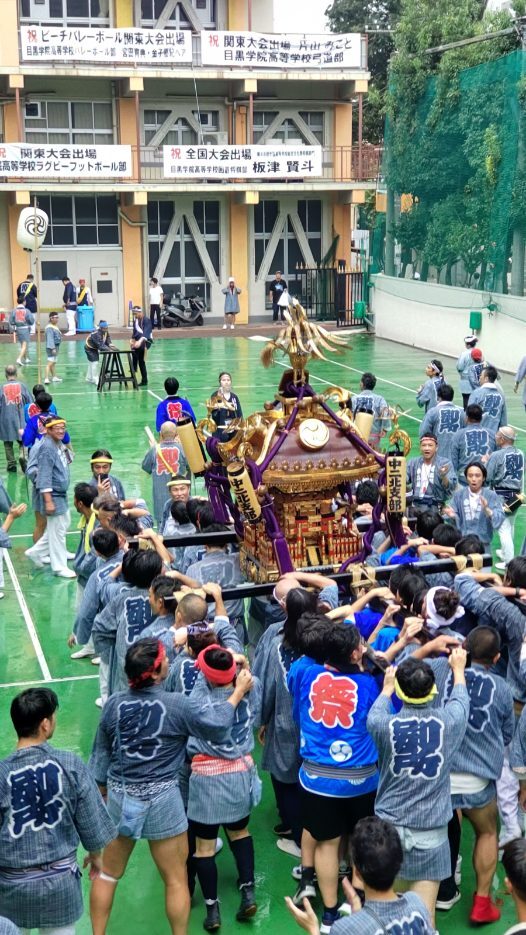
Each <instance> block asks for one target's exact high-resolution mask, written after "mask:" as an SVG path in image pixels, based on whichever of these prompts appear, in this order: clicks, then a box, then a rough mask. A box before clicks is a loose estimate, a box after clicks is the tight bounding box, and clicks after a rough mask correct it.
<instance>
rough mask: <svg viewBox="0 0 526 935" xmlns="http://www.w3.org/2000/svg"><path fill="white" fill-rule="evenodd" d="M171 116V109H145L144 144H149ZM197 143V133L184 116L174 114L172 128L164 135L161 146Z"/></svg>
mask: <svg viewBox="0 0 526 935" xmlns="http://www.w3.org/2000/svg"><path fill="white" fill-rule="evenodd" d="M169 116H170V111H169V110H145V111H144V144H145V146H148V144H149V143H150V141H151V140H152V139H153V138H154V136H155V134H156V133H157V132H158V131H159V130H160V129H161V127H162V126H163V124H164V123H165V121H166V120H167V119H168V117H169ZM195 143H197V133H196V132H195V130H194V129H193V128H192V127H191V126H190V124H189V123H188V121H187V120H185V119H184V117H176V116H175V115H174V119H173V123H171V125H170V129H169V130H168V132H167V133H166V135H165V136H163V138H162V140H161V141H160V143H159V146H173V145H176V146H192V145H193V144H195Z"/></svg>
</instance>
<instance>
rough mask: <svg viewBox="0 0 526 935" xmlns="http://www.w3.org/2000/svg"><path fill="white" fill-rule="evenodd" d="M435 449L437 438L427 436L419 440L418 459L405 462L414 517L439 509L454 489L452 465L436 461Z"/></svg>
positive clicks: (438, 459) (455, 483)
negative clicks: (433, 508)
mask: <svg viewBox="0 0 526 935" xmlns="http://www.w3.org/2000/svg"><path fill="white" fill-rule="evenodd" d="M437 447H438V443H437V438H436V435H432V434H431V433H428V434H427V435H424V436H423V437H422V438H421V439H420V452H421V454H420V457H417V458H411V459H410V460H409V461H408V462H407V483H408V484H409V486H410V487H411V489H412V491H413V501H412V505H411V512H412V514H413V515H415V514H418V513H419V512H422V511H425V510H429V508H430V507H436V508H438V509H441V507H442V506H443V504H444V503H445V502H446V500H447V499H448V497H450V496H451V494H452V493H453V491H454V490H455V487H456V486H457V479H456V475H455V469H454V467H453V465H452V464H451V461H448V460H447V458H440V457H438V455H437Z"/></svg>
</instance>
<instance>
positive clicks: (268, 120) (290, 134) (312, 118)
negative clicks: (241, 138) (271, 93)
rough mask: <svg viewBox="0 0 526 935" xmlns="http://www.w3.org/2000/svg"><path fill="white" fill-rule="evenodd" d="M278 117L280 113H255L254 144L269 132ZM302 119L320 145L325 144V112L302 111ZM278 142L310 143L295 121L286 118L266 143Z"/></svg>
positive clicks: (262, 111)
mask: <svg viewBox="0 0 526 935" xmlns="http://www.w3.org/2000/svg"><path fill="white" fill-rule="evenodd" d="M277 116H278V111H268V110H260V111H256V112H255V113H254V142H255V143H257V142H258V141H259V140H260V139H261V137H262V136H263V134H264V133H266V132H267V130H268V129H269V127H270V126H271V124H272V123H273V122H274V120H275V119H276V117H277ZM300 117H301V118H302V120H304V121H305V123H306V124H307V126H308V127H309V130H310V131H311V132H312V133H313V134H314V136H315V137H316V139H317V140H318V142H319V143H322V144H323V118H324V114H323V111H301V112H300ZM271 140H276V142H280V143H293V142H295V141H299V142H300V143H309V142H310V140H307V139H306V137H305V135H304V134H303V133H301V131H300V129H299V127H298V126H297V125H296V123H295V122H294V120H292V119H291V118H290V117H286V118H285V120H283V121H282V123H281V124H279V126H278V127H277V128H276V130H275V131H274V133H273V134H272V137H271V138H270V139H268V140H267V141H266V142H267V143H270V142H271Z"/></svg>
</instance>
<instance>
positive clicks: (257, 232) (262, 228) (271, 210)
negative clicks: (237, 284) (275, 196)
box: [254, 201, 279, 273]
mask: <svg viewBox="0 0 526 935" xmlns="http://www.w3.org/2000/svg"><path fill="white" fill-rule="evenodd" d="M278 212H279V202H277V201H260V202H259V204H257V205H255V206H254V261H255V267H256V271H257V273H259V268H260V266H261V262H262V260H263V257H264V255H265V250H266V249H267V246H268V242H269V240H270V235H271V234H272V231H273V230H274V225H275V223H276V219H277V216H278Z"/></svg>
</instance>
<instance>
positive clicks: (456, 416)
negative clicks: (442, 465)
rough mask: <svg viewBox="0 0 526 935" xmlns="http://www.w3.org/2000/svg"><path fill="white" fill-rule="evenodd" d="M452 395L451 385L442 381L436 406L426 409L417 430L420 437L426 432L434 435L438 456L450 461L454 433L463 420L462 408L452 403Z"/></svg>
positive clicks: (453, 392) (459, 427) (462, 424)
mask: <svg viewBox="0 0 526 935" xmlns="http://www.w3.org/2000/svg"><path fill="white" fill-rule="evenodd" d="M454 395H455V391H454V389H453V387H452V386H450V385H449V383H442V384H441V385H440V386H439V387H438V389H437V400H438V402H437V404H436V406H433V408H432V409H428V410H427V412H426V414H425V417H424V419H423V420H422V422H421V423H420V428H419V430H418V434H419V436H420V438H423V437H424V435H428V434H431V435H435V437H436V440H437V454H438V456H439V457H440V458H448V460H450V461H451V449H452V447H453V441H454V438H455V435H456V433H457V432H458V431H459V430H460V429H461V428H463V427H464V422H465V416H464V410H463V409H461V408H460V406H455V405H454V403H453V397H454Z"/></svg>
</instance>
